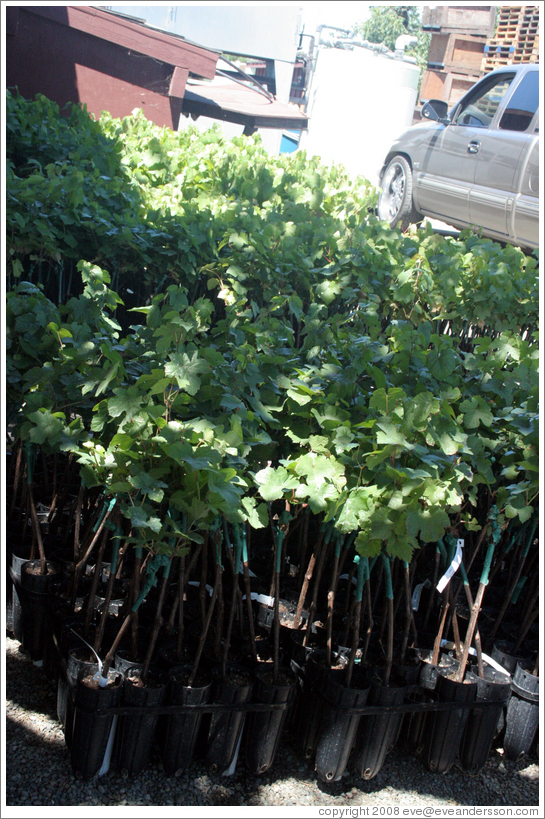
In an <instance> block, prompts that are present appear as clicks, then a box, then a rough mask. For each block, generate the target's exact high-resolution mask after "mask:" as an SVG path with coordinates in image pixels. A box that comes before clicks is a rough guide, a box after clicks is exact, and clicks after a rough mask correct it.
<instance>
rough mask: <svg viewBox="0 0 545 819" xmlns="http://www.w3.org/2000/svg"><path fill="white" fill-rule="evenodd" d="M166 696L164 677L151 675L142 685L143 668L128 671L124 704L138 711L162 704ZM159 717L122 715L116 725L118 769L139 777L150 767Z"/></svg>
mask: <svg viewBox="0 0 545 819" xmlns="http://www.w3.org/2000/svg"><path fill="white" fill-rule="evenodd" d="M165 694H166V684H165V681H164V678H162V677H159V676H154V675H153V674H152V673H151V672H150V673H148V677H147V680H146V684H145V685H142V681H141V675H140V669H138V668H130V669H127V671H126V674H125V682H124V683H123V704H124V705H133V706H136V707H139V708H142V707H144V708H145V707H147V706H149V707H153V706H157V705H162V704H163V701H164V699H165ZM157 720H158V715H157V714H154V713H150V714H136V715H135V716H130V715H122V716H121V717H120V718H119V724H118V726H117V748H116V767H117V768H118V770H120V771H127V773H128V774H130V775H131V776H137V775H138V774H139V773H140V772H141V771H143V770H144V768H145V767H146V765H147V764H148V760H149V755H150V750H151V746H152V742H153V737H154V735H155V728H156V726H157Z"/></svg>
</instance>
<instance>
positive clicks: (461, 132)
mask: <svg viewBox="0 0 545 819" xmlns="http://www.w3.org/2000/svg"><path fill="white" fill-rule="evenodd" d="M422 117H423V118H424V119H427V120H428V122H423V123H421V124H418V125H414V126H413V127H412V128H409V129H408V130H407V131H405V132H404V133H403V134H401V136H400V137H398V139H396V141H395V142H394V144H393V145H392V147H391V148H390V150H389V151H388V154H387V156H386V159H385V161H384V165H383V167H382V169H381V171H380V175H379V176H380V184H381V188H382V190H381V193H380V196H379V202H378V215H379V218H380V219H383V220H384V221H387V222H389V224H390V225H391V226H392V227H394V226H395V225H399V226H400V227H401V228H402V229H404V230H405V229H406V228H407V227H408V226H409V225H410V224H411V223H415V222H419V221H421V220H422V218H423V217H424V216H428V217H430V218H432V219H439V220H441V221H443V222H446V223H447V224H450V225H453V226H454V227H456V228H459V229H462V228H467V227H470V226H475V227H477V228H479V229H482V234H483V235H484V236H489V237H491V238H493V239H498V240H500V241H507V242H511V243H513V244H516V245H520V246H521V247H524V248H535V247H537V246H538V244H539V236H538V233H539V66H538V65H535V64H524V65H520V64H519V65H516V66H505V67H504V68H501V69H496V70H495V71H491V72H490V73H489V74H486V75H485V76H484V77H483V78H482V79H480V80H479V81H478V82H477V83H475V85H474V86H473V87H472V88H471V89H470V90H469V91H468V92H467V93H466V94H465V95H464V96H463V97H462V98H461V99H460V100H459V101H458V102H457V103H456V105H455V106H454V107H453V108H452V109H451V111H450V112H449V111H448V106H447V103H446V102H443V101H441V100H429V101H428V102H426V103H425V104H424V106H423V107H422Z"/></svg>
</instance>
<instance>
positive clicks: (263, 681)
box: [244, 664, 297, 774]
mask: <svg viewBox="0 0 545 819" xmlns="http://www.w3.org/2000/svg"><path fill="white" fill-rule="evenodd" d="M296 684H297V680H296V678H295V677H294V675H293V674H292V672H291V671H286V670H283V669H282V670H280V673H279V680H278V682H277V683H275V682H274V679H273V668H272V666H270V665H269V664H267V665H266V666H265V667H261V668H257V670H256V672H255V684H254V701H255V702H262V703H267V704H269V705H273V704H279V703H285V705H286V707H285V708H284V709H278V710H274V711H256V712H253V713H250V714H248V716H247V718H246V728H245V735H246V746H245V749H244V751H245V752H244V759H245V762H246V766H247V768H248V770H249V771H251V773H254V774H262V773H265V771H267V770H268V769H269V768H270V767H271V765H272V764H273V762H274V758H275V755H276V750H277V748H278V743H279V741H280V736H281V734H282V730H283V728H284V725H285V723H286V718H287V716H288V708H289V706H290V705H291V704H292V702H293V700H294V698H295V691H296V687H295V686H296Z"/></svg>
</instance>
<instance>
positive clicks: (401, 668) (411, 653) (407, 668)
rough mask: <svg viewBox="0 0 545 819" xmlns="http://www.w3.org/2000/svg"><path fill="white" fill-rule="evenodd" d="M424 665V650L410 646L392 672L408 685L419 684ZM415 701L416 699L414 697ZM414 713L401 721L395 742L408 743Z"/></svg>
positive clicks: (405, 716)
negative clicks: (401, 662) (403, 658)
mask: <svg viewBox="0 0 545 819" xmlns="http://www.w3.org/2000/svg"><path fill="white" fill-rule="evenodd" d="M421 667H422V651H421V650H420V649H419V648H410V649H409V650H408V651H407V654H406V657H405V661H404V663H403V665H401V664H400V663H394V665H393V666H392V673H393V674H395V675H396V677H402V678H403V679H404V680H405V682H406V683H407V685H408V686H412V685H418V682H419V679H420V671H421ZM412 701H413V702H416V700H415V699H414V698H413V700H412ZM412 716H413V715H412V714H410V713H409V714H404V716H403V719H402V720H401V721H400V723H399V727H398V732H397V736H396V738H395V744H397V743H398V742H399V741H401V742H403V743H406V742H407V739H408V735H409V731H410V728H411V717H412Z"/></svg>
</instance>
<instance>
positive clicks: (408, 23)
mask: <svg viewBox="0 0 545 819" xmlns="http://www.w3.org/2000/svg"><path fill="white" fill-rule="evenodd" d="M356 31H357V32H359V33H361V35H362V36H363V38H364V39H365V40H368V41H369V42H370V43H384V45H385V46H387V47H388V48H389V49H391V50H392V51H393V50H394V49H395V44H396V40H397V38H398V37H399V36H400V35H402V34H412V35H413V36H414V37H417V38H418V42H417V43H416V44H415V45H414V46H411V47H410V48H408V52H409V53H410V54H411V55H412V56H414V57H416V62H417V64H418V66H419V67H420V68H421V69H422V68H425V67H426V63H427V60H428V52H429V49H430V39H431V36H430V34H429V33H428V32H427V31H422V9H421V7H420V6H372V7H371V16H370V17H369V19H368V20H366V21H365V22H364V23H360V24H359V25H357V26H356Z"/></svg>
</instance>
